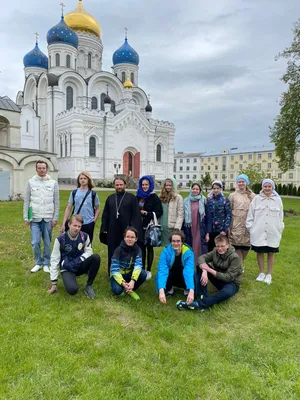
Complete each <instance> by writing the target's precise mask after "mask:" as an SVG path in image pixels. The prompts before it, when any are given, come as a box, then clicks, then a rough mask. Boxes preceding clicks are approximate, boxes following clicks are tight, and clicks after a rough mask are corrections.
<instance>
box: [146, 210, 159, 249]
mask: <svg viewBox="0 0 300 400" xmlns="http://www.w3.org/2000/svg"><path fill="white" fill-rule="evenodd" d="M144 244H145V245H146V246H152V247H159V246H160V245H161V226H160V225H159V223H158V220H157V217H156V214H155V212H154V213H153V219H152V220H151V221H150V222H149V224H148V226H147V228H146V232H145V241H144Z"/></svg>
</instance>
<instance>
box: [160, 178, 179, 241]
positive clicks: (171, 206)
mask: <svg viewBox="0 0 300 400" xmlns="http://www.w3.org/2000/svg"><path fill="white" fill-rule="evenodd" d="M176 190H177V183H176V179H174V178H173V177H170V178H167V179H166V180H165V182H164V184H163V186H162V189H161V192H160V197H159V198H160V201H161V203H162V208H163V215H162V218H161V219H160V225H161V228H162V235H161V245H162V246H168V245H169V236H170V234H171V232H172V231H173V230H174V229H179V230H180V229H181V228H182V223H183V217H184V211H183V199H182V197H181V196H180V194H178V193H176Z"/></svg>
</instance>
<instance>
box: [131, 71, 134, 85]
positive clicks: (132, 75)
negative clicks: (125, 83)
mask: <svg viewBox="0 0 300 400" xmlns="http://www.w3.org/2000/svg"><path fill="white" fill-rule="evenodd" d="M130 80H131V82H132V84H133V85H134V73H133V72H131V74H130Z"/></svg>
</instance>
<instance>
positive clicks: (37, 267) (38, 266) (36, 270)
mask: <svg viewBox="0 0 300 400" xmlns="http://www.w3.org/2000/svg"><path fill="white" fill-rule="evenodd" d="M42 268H43V266H42V265H38V264H36V265H35V266H34V267H33V268H31V270H30V272H38V271H39V270H40V269H42Z"/></svg>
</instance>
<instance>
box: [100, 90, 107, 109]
mask: <svg viewBox="0 0 300 400" xmlns="http://www.w3.org/2000/svg"><path fill="white" fill-rule="evenodd" d="M105 96H106V95H105V93H101V110H102V111H104V97H105Z"/></svg>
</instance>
